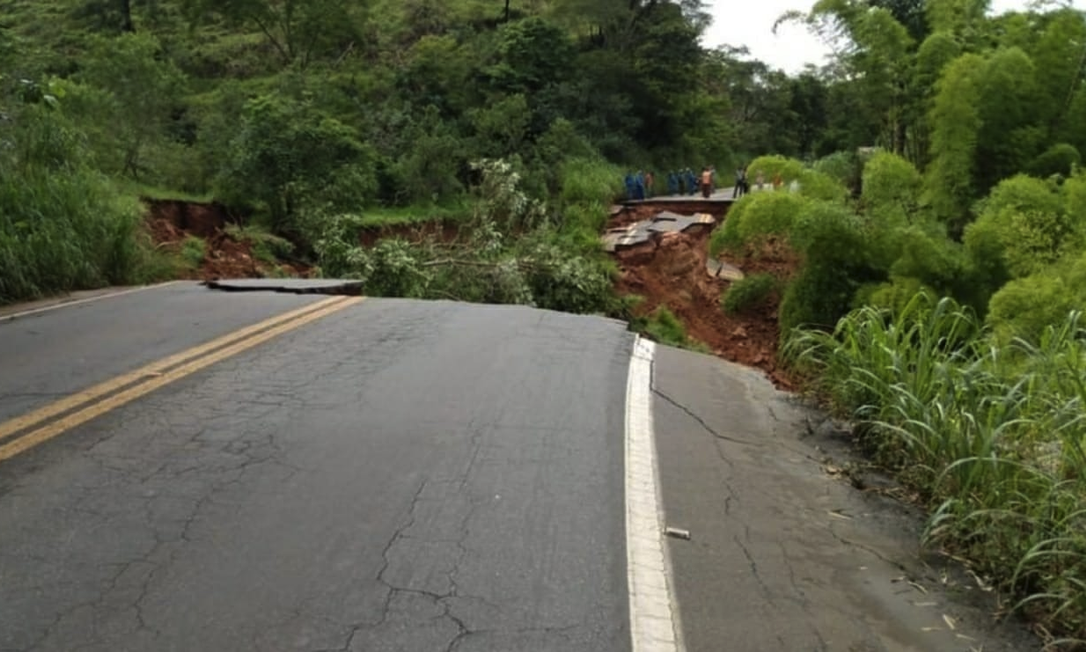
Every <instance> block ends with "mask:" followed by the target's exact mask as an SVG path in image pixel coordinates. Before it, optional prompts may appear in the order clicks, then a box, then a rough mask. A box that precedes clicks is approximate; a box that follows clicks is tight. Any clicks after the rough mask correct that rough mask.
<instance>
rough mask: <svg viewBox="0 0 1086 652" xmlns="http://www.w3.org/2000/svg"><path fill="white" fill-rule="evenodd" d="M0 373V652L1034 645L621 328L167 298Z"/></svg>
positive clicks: (894, 531)
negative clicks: (993, 623) (942, 584)
mask: <svg viewBox="0 0 1086 652" xmlns="http://www.w3.org/2000/svg"><path fill="white" fill-rule="evenodd" d="M284 315H288V316H289V315H294V316H292V317H290V318H289V320H288V318H287V317H284ZM0 319H2V317H0ZM270 319H277V320H278V321H276V322H274V323H270V322H267V321H266V320H270ZM254 324H262V328H263V330H255V329H251V328H249V327H251V326H252V325H254ZM244 329H249V332H246V331H245V330H244ZM230 338H233V339H230ZM211 341H214V342H215V344H213V345H207V346H203V345H205V344H206V343H207V342H211ZM632 356H633V357H632ZM163 360H165V361H166V362H161V363H160V364H158V363H156V361H163ZM0 370H2V371H0V650H3V651H7V650H20V651H24V650H56V651H62V650H63V651H71V650H101V651H110V652H116V651H122V650H132V651H137V650H138V651H141V652H142V651H149V650H153V651H157V650H184V651H190V650H191V651H205V650H207V651H220V650H222V651H248V650H299V651H307V652H316V651H319V650H353V651H375V652H377V651H383V650H389V651H392V650H397V651H399V650H402V651H404V652H428V651H431V650H432V651H442V652H444V651H447V650H448V651H452V650H455V651H457V652H476V651H486V652H498V651H532V652H534V651H540V652H543V651H551V650H553V651H555V652H557V651H562V652H576V651H585V652H588V651H593V652H606V651H612V650H614V651H623V652H625V651H627V650H631V649H635V650H637V652H656V651H658V650H659V651H661V652H664V651H666V652H671V651H673V650H677V649H680V648H681V646H682V645H685V649H686V650H689V651H690V652H694V651H701V650H722V651H723V650H727V651H738V652H745V651H747V650H750V651H751V652H756V651H761V650H849V651H852V650H944V649H945V650H958V649H962V650H968V649H970V646H971V644H970V641H983V642H984V644H985V647H984V649H985V650H1000V649H1007V650H1011V649H1016V650H1022V649H1029V648H1028V647H1021V645H1022V639H1014V638H1013V635H1014V632H1007V631H1004V630H999V631H998V632H996V633H994V634H993V633H992V632H995V631H996V630H993V629H992V628H991V627H990V626H989V623H987V621H986V620H985V619H984V616H983V608H984V607H983V606H980V607H974V606H970V605H963V604H959V603H957V602H953V601H951V599H950V598H945V596H944V597H940V596H941V594H940V593H939V589H938V587H931V593H932V595H933V596H934V597H929V598H926V599H925V600H924V602H923V604H925V605H927V603H933V604H934V605H935V606H934V607H932V606H931V605H928V606H923V607H918V606H917V605H916V604H914V603H916V602H918V600H916V596H914V595H911V594H907V593H905V592H902V591H900V590H899V589H900V588H901V587H902V586H905V585H904V584H902V583H901V582H900V577H901V576H903V575H908V574H910V573H914V574H915V573H920V571H919V570H915V571H913V570H910V568H911V567H910V566H909V562H908V560H909V559H910V558H913V557H915V554H911V553H910V552H909V544H910V543H911V541H908V540H907V537H906V539H904V540H903V539H902V538H901V537H902V534H901V531H900V530H901V528H900V524H901V521H900V519H899V520H894V518H898V517H896V516H895V517H893V518H891V517H886V516H885V515H886V514H887V513H889V512H887V511H886V509H885V508H884V507H882V506H872V505H870V504H869V503H868V502H865V501H864V499H863V498H861V497H857V496H856V495H854V492H851V490H850V489H848V488H847V486H845V485H842V484H841V483H838V482H836V481H834V480H832V479H829V478H827V477H826V476H825V474H823V473H821V471H820V467H819V465H818V464H817V462H813V461H812V459H813V455H814V450H815V449H814V448H813V446H812V445H811V444H810V443H809V442H804V441H801V440H800V439H799V438H798V436H797V432H799V429H798V428H797V424H798V423H799V422H800V421H802V419H803V418H805V413H804V412H802V410H801V409H800V408H798V407H795V406H792V405H791V404H789V403H788V402H787V400H786V399H785V397H783V395H780V394H778V393H776V392H775V391H774V390H773V389H772V387H770V386H769V385H768V383H766V382H765V381H764V379H761V378H760V377H757V376H756V375H755V374H753V372H748V371H744V370H740V369H738V368H735V367H732V366H730V365H726V364H724V363H721V362H719V361H717V360H714V359H711V358H707V357H704V356H698V355H694V354H687V353H683V352H677V351H674V350H670V349H665V348H655V349H654V348H652V347H646V346H645V345H643V344H637V343H636V341H635V338H634V336H633V335H631V334H630V333H629V332H627V330H626V328H625V324H622V323H620V322H615V321H611V320H606V319H601V318H594V317H577V316H571V315H564V314H558V313H553V312H544V311H537V310H532V309H527V308H520V307H500V306H475V305H463V304H455V303H444V302H430V303H426V302H414V301H401V300H383V299H367V300H364V301H362V300H358V299H344V298H335V299H329V298H327V297H322V296H296V295H289V294H275V293H271V292H259V293H251V294H249V293H238V294H228V293H221V292H215V291H211V290H207V289H205V288H201V287H198V286H196V285H195V284H189V283H179V284H172V285H169V286H166V287H161V288H154V289H149V290H145V291H141V292H136V293H131V294H125V295H122V296H113V297H107V298H102V299H98V300H94V301H91V302H88V303H83V304H77V305H69V306H62V307H57V308H55V309H50V310H46V311H43V312H38V313H35V314H31V315H27V316H21V317H18V318H15V319H11V320H7V321H0ZM118 378H119V380H118ZM650 379H651V382H652V386H651V387H650V385H649V383H650ZM65 401H67V403H65ZM58 402H59V403H58ZM58 405H60V406H61V407H60V408H58V407H57V406H58ZM61 408H63V409H61ZM28 415H29V416H28ZM12 424H14V425H12ZM5 428H6V430H5ZM631 433H634V434H631ZM637 433H640V434H637ZM638 437H643V438H644V439H643V440H638V439H637V438H638ZM21 442H30V443H21ZM646 443H647V444H648V447H647V448H646V446H645V444H646ZM656 468H658V469H659V471H658V482H659V484H658V485H657V486H655V487H654V486H652V485H653V483H654V482H657V480H656V473H655V472H654V469H656ZM857 501H859V502H857ZM834 509H837V510H842V509H844V510H848V509H851V510H854V511H855V517H854V516H853V515H852V514H851V513H850V514H849V515H848V516H847V517H845V518H848V519H849V520H847V521H844V520H843V518H842V517H841V515H840V514H838V516H837V517H836V518H835V517H833V516H832V515H829V514H830V512H831V511H832V510H834ZM861 514H867V515H869V516H871V518H867V517H866V516H865V517H862V518H861V517H859V515H861ZM646 519H648V520H647V521H646ZM657 519H659V523H658V524H659V525H660V526H663V525H673V526H676V527H679V528H683V529H687V530H689V531H690V534H691V538H690V539H689V540H685V539H681V538H665V537H664V536H663V535H662V534H661V533H660V532H659V531H658V530H656V531H654V527H655V526H656V525H657ZM638 523H642V524H644V523H648V530H647V533H646V530H645V529H644V528H641V529H638V528H639V527H640V526H637V524H638ZM631 524H632V525H631ZM907 534H908V533H906V535H907ZM665 553H666V557H665V556H664V555H665ZM654 573H656V574H654ZM665 575H666V578H665ZM915 579H917V580H920V581H922V580H923V578H921V577H919V576H917V577H916V578H915ZM909 590H914V589H909ZM947 614H952V615H953V617H954V619H955V620H954V622H956V623H958V624H957V626H956V628H955V629H953V630H950V629H949V628H948V627H947V626H946V625H945V623H946V620H945V619H944V618H943V617H942V616H944V615H947ZM631 623H633V625H631ZM670 633H674V634H675V636H676V638H678V639H679V640H680V644H673V643H670V642H669V640H668V639H669V636H670ZM962 636H968V637H969V639H968V640H967V639H964V638H962Z"/></svg>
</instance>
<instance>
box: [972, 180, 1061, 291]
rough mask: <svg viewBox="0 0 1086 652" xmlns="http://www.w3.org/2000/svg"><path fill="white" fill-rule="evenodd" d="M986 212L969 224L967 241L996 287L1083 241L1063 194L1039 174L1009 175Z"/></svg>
mask: <svg viewBox="0 0 1086 652" xmlns="http://www.w3.org/2000/svg"><path fill="white" fill-rule="evenodd" d="M981 211H982V212H981V215H980V218H979V219H977V221H976V222H975V223H973V224H971V225H969V227H967V228H966V232H965V244H966V246H967V247H968V248H969V251H970V253H971V254H972V256H973V259H974V261H975V263H976V264H977V266H978V268H980V269H981V270H983V271H984V272H985V274H986V276H987V278H989V279H991V281H990V282H991V283H993V285H994V286H996V287H998V285H1001V284H1002V282H1003V281H1005V280H1006V279H1009V278H1020V277H1023V276H1028V275H1029V274H1032V273H1033V272H1035V271H1039V270H1041V269H1043V268H1045V267H1047V266H1049V265H1051V264H1052V263H1054V262H1056V261H1057V260H1059V259H1060V258H1062V257H1063V256H1064V255H1065V254H1066V253H1067V251H1068V250H1070V249H1078V248H1079V247H1080V246H1081V242H1082V226H1081V225H1078V224H1075V223H1073V222H1072V221H1071V220H1070V219H1069V217H1068V215H1067V213H1066V212H1065V211H1064V206H1063V200H1062V199H1061V197H1060V196H1059V195H1058V194H1057V193H1055V192H1053V191H1052V189H1051V188H1050V187H1049V186H1048V184H1046V183H1045V182H1043V181H1040V180H1038V179H1033V178H1031V177H1027V176H1025V175H1018V176H1016V177H1012V178H1010V179H1005V180H1004V181H1002V182H1000V183H999V185H997V186H996V187H995V189H993V191H992V193H991V195H990V196H989V197H988V198H987V199H986V200H985V201H984V202H983V204H982V209H981Z"/></svg>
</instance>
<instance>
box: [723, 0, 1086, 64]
mask: <svg viewBox="0 0 1086 652" xmlns="http://www.w3.org/2000/svg"><path fill="white" fill-rule="evenodd" d="M707 4H708V5H709V11H710V12H711V13H712V15H713V24H712V26H711V27H709V29H708V30H707V31H706V33H705V37H704V40H703V43H704V45H705V46H706V47H716V46H718V45H723V44H727V45H732V46H740V45H746V46H747V47H748V48H750V53H751V56H753V57H754V58H755V59H760V60H762V61H764V62H766V63H768V64H769V65H770V66H771V67H773V68H781V69H783V70H784V71H785V72H788V73H798V72H800V71H801V70H803V66H804V65H805V64H807V63H813V64H815V65H821V64H823V63H825V61H824V58H825V55H826V54H827V53H828V52H829V50H828V49H827V48H826V47H825V46H824V45H823V44H822V42H821V41H819V39H818V38H817V37H816V36H814V35H812V34H810V33H808V32H807V30H806V29H805V28H804V27H803V26H801V25H796V24H787V25H782V26H781V28H780V29H779V30H778V31H777V35H776V36H774V35H773V22H774V21H776V20H777V17H779V16H780V15H781V14H783V13H784V12H786V11H788V10H789V9H798V10H800V11H803V12H807V11H809V10H810V8H811V7H812V6H813V5H814V0H754V2H747V3H740V2H739V0H707ZM1026 4H1027V0H992V11H993V12H994V13H1003V12H1004V11H1008V10H1016V9H1023V8H1025V6H1026ZM1071 4H1072V5H1073V6H1074V7H1075V8H1077V9H1086V0H1073V2H1072V3H1071Z"/></svg>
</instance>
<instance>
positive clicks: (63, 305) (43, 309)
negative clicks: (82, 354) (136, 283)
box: [0, 281, 184, 323]
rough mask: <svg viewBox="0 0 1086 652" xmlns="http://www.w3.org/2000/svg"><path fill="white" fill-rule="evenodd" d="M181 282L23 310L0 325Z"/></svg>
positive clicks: (159, 284) (168, 282) (11, 315)
mask: <svg viewBox="0 0 1086 652" xmlns="http://www.w3.org/2000/svg"><path fill="white" fill-rule="evenodd" d="M183 282H184V281H167V282H166V283H156V284H154V285H144V286H142V287H138V288H132V289H130V290H121V291H120V292H109V293H106V294H99V295H98V296H94V297H87V298H86V299H77V300H75V301H63V300H62V301H60V302H59V303H55V304H53V305H51V306H44V307H41V308H34V309H33V310H24V311H22V312H16V313H13V314H10V315H0V323H3V322H6V321H12V320H15V319H19V318H20V317H29V316H30V315H36V314H38V313H42V312H49V311H50V310H57V309H59V308H71V307H72V306H79V305H83V304H85V303H93V302H95V301H101V300H102V299H112V298H114V297H123V296H125V295H126V294H135V293H137V292H143V291H145V290H154V289H156V288H164V287H168V286H170V285H177V284H178V283H183Z"/></svg>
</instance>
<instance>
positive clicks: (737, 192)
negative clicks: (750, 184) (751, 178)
mask: <svg viewBox="0 0 1086 652" xmlns="http://www.w3.org/2000/svg"><path fill="white" fill-rule="evenodd" d="M746 182H747V170H746V168H744V167H743V166H742V165H740V166H739V167H737V168H735V188H734V189H732V199H738V198H739V197H741V196H742V195H743V192H744V191H745V190H746Z"/></svg>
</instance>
